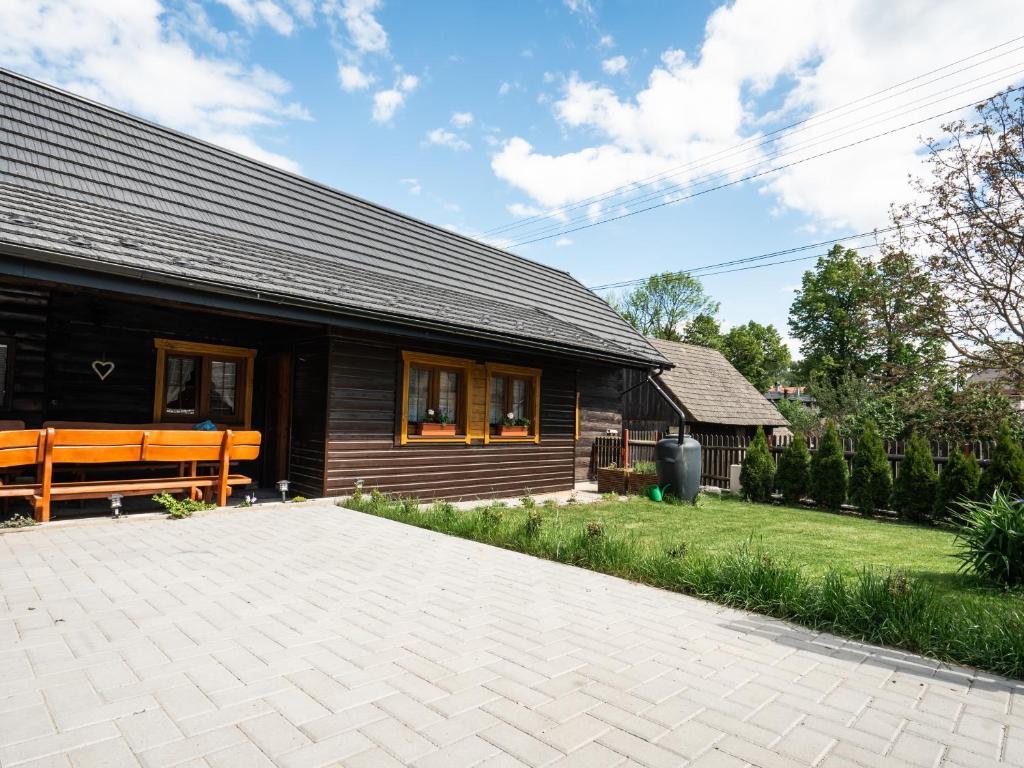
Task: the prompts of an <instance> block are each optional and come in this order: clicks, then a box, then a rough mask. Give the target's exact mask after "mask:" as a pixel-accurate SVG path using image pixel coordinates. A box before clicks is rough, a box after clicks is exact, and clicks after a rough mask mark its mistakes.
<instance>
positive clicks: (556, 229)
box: [508, 65, 1024, 248]
mask: <svg viewBox="0 0 1024 768" xmlns="http://www.w3.org/2000/svg"><path fill="white" fill-rule="evenodd" d="M1015 66H1019V65H1015ZM1020 74H1024V70H1018V71H1017V72H1015V73H1014V75H1015V76H1016V75H1020ZM1002 79H1003V77H1002V76H1000V77H997V78H994V79H991V80H988V81H986V82H984V83H980V82H977V81H975V82H973V83H971V84H969V85H966V86H958V87H959V88H960V90H959V91H956V92H955V93H954V92H952V90H953V89H947V90H946V92H945V93H944V95H942V96H940V97H939V98H936V99H934V100H933V101H930V102H928V103H927V104H923V105H920V106H918V107H915V108H912V109H904V110H903V111H902V112H898V114H896V115H891V116H890V117H888V118H886V119H884V120H875V121H874V122H864V121H862V122H861V124H859V125H855V126H853V127H849V126H847V127H843V128H839V129H835V130H833V131H831V132H830V133H826V134H824V135H823V136H819V137H816V138H814V139H813V140H811V141H808V142H804V143H802V144H797V145H795V146H793V147H788V148H784V149H779V150H776V151H775V152H773V153H771V154H768V155H767V156H765V157H763V158H757V159H756V160H752V161H747V162H744V163H740V164H738V165H734V166H732V167H729V168H724V169H720V170H718V171H715V172H712V173H708V174H706V175H703V176H698V177H696V178H694V179H691V180H689V181H687V182H680V183H678V184H673V185H670V186H668V187H662V188H660V189H655V190H653V191H651V192H649V193H646V194H644V195H641V196H640V197H638V198H634V199H632V200H630V201H628V202H626V203H623V204H621V205H620V206H619V208H620V209H629V208H630V207H635V206H637V205H641V204H643V203H645V202H647V201H648V200H652V199H655V198H659V197H665V196H666V195H670V194H673V193H676V192H680V191H683V190H687V189H693V188H695V187H697V186H699V185H700V184H702V183H705V182H709V181H711V180H713V179H716V178H719V177H727V176H728V175H729V174H730V173H735V172H738V171H742V170H744V169H747V168H757V167H758V166H761V165H763V164H764V163H766V162H769V161H771V160H778V159H779V158H782V157H787V156H790V155H795V154H798V153H799V152H801V151H804V150H807V149H810V148H812V147H815V146H819V145H821V144H824V143H827V142H828V141H829V140H831V139H836V138H840V137H842V136H846V135H850V134H856V133H859V132H860V131H862V130H864V129H866V128H868V127H871V126H873V125H879V124H884V123H886V122H888V120H889V119H891V117H900V116H903V115H907V114H910V113H913V112H917V111H918V110H919V109H920V108H922V107H925V106H932V105H934V104H938V103H940V102H942V101H946V100H948V99H950V98H954V97H955V96H960V95H963V94H964V93H967V92H969V91H973V90H975V88H979V87H984V86H988V85H992V84H993V83H995V82H997V81H999V80H1002ZM933 96H935V94H932V95H931V96H928V97H925V98H926V99H927V98H932V97H933ZM920 101H924V99H919V100H918V102H920ZM918 102H911V103H912V104H917V103H918ZM974 103H976V102H973V101H972V103H971V104H969V105H967V106H972V105H973V104H974ZM963 108H966V107H958V108H957V109H955V110H952V111H959V110H960V109H963ZM899 109H902V107H898V108H896V109H894V110H889V112H887V113H883V114H890V113H892V112H896V111H897V110H899ZM943 114H949V113H948V112H946V113H942V114H940V115H939V116H942V115H943ZM876 117H877V116H876ZM931 119H934V117H928V118H925V119H924V120H921V121H918V122H915V123H910V124H908V125H905V126H901V127H900V128H899V129H897V130H902V129H903V128H907V127H912V126H913V125H917V124H919V123H920V122H927V121H928V120H931ZM883 135H885V134H884V133H883V134H878V135H877V136H876V137H872V138H880V137H881V136H883ZM846 146H852V145H846ZM841 148H845V147H841ZM816 157H817V156H816ZM689 197H690V196H687V197H683V198H679V199H677V200H673V201H669V202H679V201H680V200H683V199H688V198H689ZM644 210H648V209H644ZM587 218H588V217H586V216H580V217H577V218H575V219H572V220H570V221H567V222H565V221H563V222H560V223H558V224H552V225H548V226H544V227H541V228H540V229H536V230H534V231H533V232H531V233H528V234H526V235H525V236H526V237H527V238H528V239H525V240H520V241H518V242H515V243H512V244H511V245H509V246H508V247H510V248H511V247H516V246H520V245H526V244H529V243H533V242H538V241H540V240H546V239H549V238H550V237H557V236H559V235H562V234H566V233H568V232H573V231H576V230H575V229H567V227H571V226H572V225H573V224H576V223H579V222H581V221H584V220H586V219H587ZM614 220H616V219H615V218H609V219H603V220H600V221H597V222H593V221H592V223H598V224H600V223H605V222H606V221H614ZM548 233H552V234H550V235H548ZM541 235H548V236H547V237H541Z"/></svg>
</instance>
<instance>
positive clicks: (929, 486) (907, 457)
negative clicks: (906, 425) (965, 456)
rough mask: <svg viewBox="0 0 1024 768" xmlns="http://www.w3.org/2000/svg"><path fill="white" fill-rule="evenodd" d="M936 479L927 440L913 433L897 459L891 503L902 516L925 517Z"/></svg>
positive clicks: (934, 490) (916, 518) (931, 501)
mask: <svg viewBox="0 0 1024 768" xmlns="http://www.w3.org/2000/svg"><path fill="white" fill-rule="evenodd" d="M937 486H938V478H937V477H936V474H935V462H934V461H933V460H932V449H931V448H930V447H929V445H928V441H927V440H925V439H924V437H922V436H921V435H919V434H917V433H916V432H915V433H914V434H912V435H911V436H910V440H908V441H907V447H906V450H905V451H904V454H903V461H901V462H900V468H899V477H897V478H896V488H895V492H894V493H893V503H894V505H895V507H896V511H897V512H899V513H900V516H901V517H905V518H907V519H909V520H926V519H927V518H928V516H929V515H930V514H931V512H932V510H933V509H934V508H935V495H936V488H937Z"/></svg>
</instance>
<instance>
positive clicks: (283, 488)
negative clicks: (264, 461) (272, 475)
mask: <svg viewBox="0 0 1024 768" xmlns="http://www.w3.org/2000/svg"><path fill="white" fill-rule="evenodd" d="M277 490H279V491H280V492H281V501H288V481H287V480H278V481H277Z"/></svg>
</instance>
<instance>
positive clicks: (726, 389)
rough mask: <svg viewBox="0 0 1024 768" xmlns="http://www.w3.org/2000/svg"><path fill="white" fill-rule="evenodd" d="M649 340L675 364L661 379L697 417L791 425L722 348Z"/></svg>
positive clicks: (740, 423) (717, 421)
mask: <svg viewBox="0 0 1024 768" xmlns="http://www.w3.org/2000/svg"><path fill="white" fill-rule="evenodd" d="M649 341H650V342H651V344H653V345H654V346H655V347H656V348H657V349H658V351H660V352H661V353H662V354H663V355H665V357H667V358H668V359H669V360H671V361H672V362H673V363H674V364H675V366H676V367H675V368H673V369H672V370H670V371H665V372H663V373H662V374H661V375H660V376H659V379H660V380H661V381H662V382H663V383H664V384H665V385H666V386H667V388H668V390H669V392H670V394H671V395H672V396H673V397H674V398H675V399H676V402H677V403H679V406H680V407H681V408H682V409H683V410H684V411H686V412H687V413H688V414H689V415H690V417H691V418H692V420H693V421H700V422H705V423H707V424H729V425H733V426H757V425H758V424H760V425H762V426H765V427H785V426H788V425H789V422H788V421H786V419H785V418H784V417H783V415H782V414H781V413H779V411H778V409H776V408H775V406H774V405H772V404H771V403H769V402H768V400H767V399H766V398H765V396H764V395H762V394H761V393H760V392H758V391H757V388H756V387H755V386H754V385H753V384H751V383H750V382H749V381H747V380H746V378H745V377H744V376H743V374H742V373H740V372H739V371H737V370H736V368H735V367H734V366H733V365H732V363H730V362H729V361H728V360H726V359H725V357H724V356H723V355H722V353H721V352H719V351H718V350H715V349H710V348H708V347H700V346H697V345H696V344H683V343H680V342H677V341H663V340H661V339H649Z"/></svg>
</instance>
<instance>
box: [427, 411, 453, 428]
mask: <svg viewBox="0 0 1024 768" xmlns="http://www.w3.org/2000/svg"><path fill="white" fill-rule="evenodd" d="M420 422H421V423H424V424H451V423H452V415H451V414H450V413H449V412H448V411H446V410H445V409H444V408H438V409H437V410H436V411H435V410H434V409H433V408H428V409H427V412H426V414H425V415H424V416H423V418H421V419H420Z"/></svg>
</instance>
